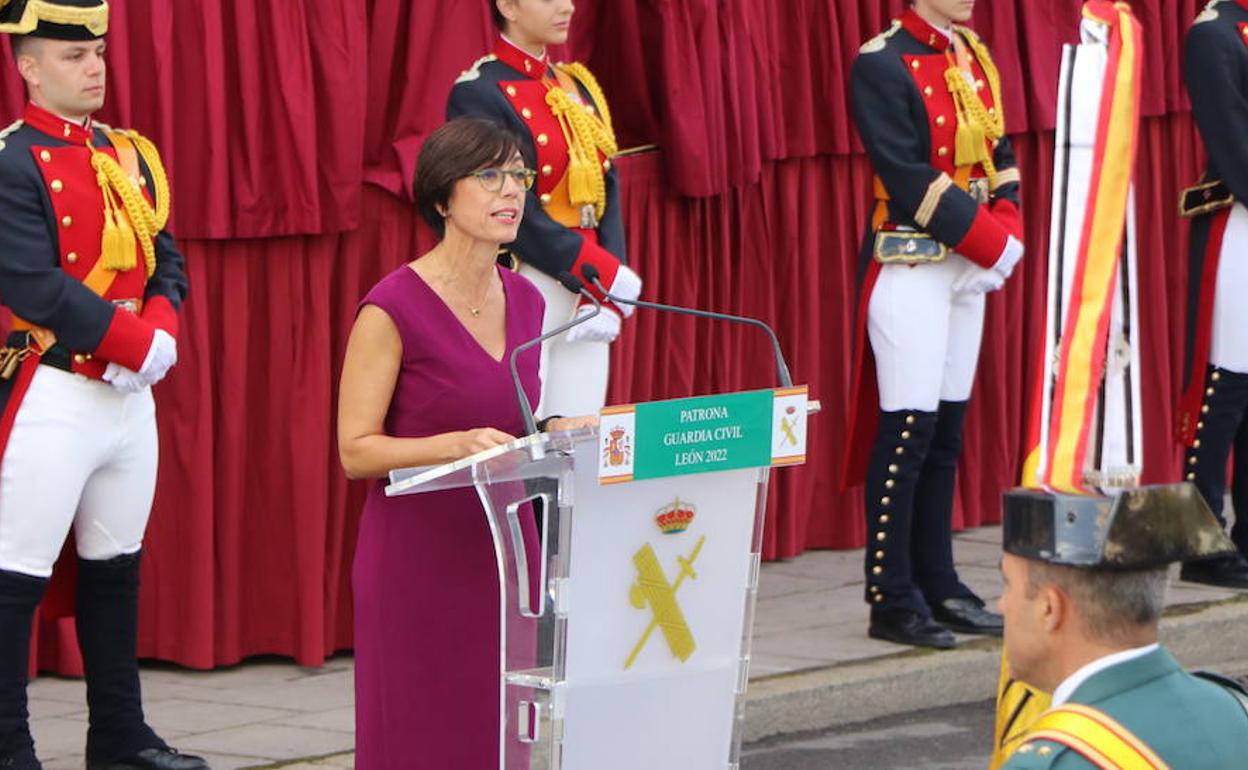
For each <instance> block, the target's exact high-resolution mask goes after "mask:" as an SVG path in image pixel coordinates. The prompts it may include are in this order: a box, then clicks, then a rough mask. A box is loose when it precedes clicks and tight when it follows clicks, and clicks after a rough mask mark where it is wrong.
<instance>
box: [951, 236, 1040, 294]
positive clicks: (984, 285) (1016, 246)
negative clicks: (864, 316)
mask: <svg viewBox="0 0 1248 770" xmlns="http://www.w3.org/2000/svg"><path fill="white" fill-rule="evenodd" d="M1023 251H1024V249H1023V244H1022V242H1021V241H1019V240H1018V239H1017V238H1015V237H1014V236H1012V235H1011V236H1010V237H1009V239H1008V240H1007V241H1006V242H1005V248H1004V249H1002V250H1001V256H1000V257H999V258H998V259H997V261H996V263H995V264H994V265H993V266H992V267H990V268H987V269H985V268H982V267H980V266H979V265H976V264H974V263H972V264H970V265H967V267H966V269H965V270H963V271H962V275H960V276H958V278H957V280H956V281H954V282H953V290H954V291H955V292H957V293H958V294H987V293H988V292H990V291H996V290H997V289H1000V288H1001V287H1002V286H1004V285H1005V282H1006V280H1008V279H1009V277H1010V275H1011V274H1013V272H1014V267H1015V266H1016V265H1018V263H1019V260H1021V259H1022V258H1023Z"/></svg>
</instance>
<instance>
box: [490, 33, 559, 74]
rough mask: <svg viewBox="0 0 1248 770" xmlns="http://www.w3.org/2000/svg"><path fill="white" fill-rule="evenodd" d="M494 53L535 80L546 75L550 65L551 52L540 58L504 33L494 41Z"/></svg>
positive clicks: (514, 68)
mask: <svg viewBox="0 0 1248 770" xmlns="http://www.w3.org/2000/svg"><path fill="white" fill-rule="evenodd" d="M494 55H495V56H497V57H498V60H499V61H501V62H502V63H503V64H506V65H507V66H508V67H511V68H512V69H513V70H515V71H516V72H519V73H522V74H523V75H525V76H526V77H530V78H532V79H534V80H541V79H542V78H544V77H546V70H547V68H548V67H549V66H550V55H549V54H547V55H546V56H543V57H542V58H540V59H539V58H537V57H536V56H532V55H530V54H529V52H528V51H526V50H524V49H523V48H521V47H520V46H518V45H516V44H515V43H513V42H511V41H510V40H508V39H507V38H505V37H503V36H502V35H499V36H498V40H496V41H495V43H494Z"/></svg>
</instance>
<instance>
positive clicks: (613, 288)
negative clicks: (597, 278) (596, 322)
mask: <svg viewBox="0 0 1248 770" xmlns="http://www.w3.org/2000/svg"><path fill="white" fill-rule="evenodd" d="M607 289H608V290H609V291H610V293H612V294H614V295H615V296H617V297H622V298H624V299H637V298H638V297H640V296H641V276H639V275H637V273H635V272H633V270H632V269H631V268H630V267H629V266H628V265H620V268H619V270H617V271H616V273H615V280H614V281H612V282H611V285H610V286H608V287H607ZM616 308H617V309H618V310H619V311H620V313H622V314H623V315H624V317H625V318H628V317H629V316H631V315H632V314H633V311H634V310H636V309H637V308H635V307H633V306H632V305H625V304H623V303H620V304H619V305H617V306H616ZM592 323H593V322H592V321H591V322H590V325H592ZM616 333H617V334H618V333H619V332H618V331H617V332H616ZM612 339H614V337H613V338H612Z"/></svg>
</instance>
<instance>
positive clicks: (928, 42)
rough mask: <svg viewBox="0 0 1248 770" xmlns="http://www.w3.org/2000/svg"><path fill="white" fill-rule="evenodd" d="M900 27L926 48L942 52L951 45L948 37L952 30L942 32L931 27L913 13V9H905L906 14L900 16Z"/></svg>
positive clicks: (951, 41)
mask: <svg viewBox="0 0 1248 770" xmlns="http://www.w3.org/2000/svg"><path fill="white" fill-rule="evenodd" d="M901 26H903V27H905V29H906V31H907V32H909V33H910V34H911V35H913V36H914V39H915V40H918V41H919V42H920V43H922V44H923V45H925V46H927V47H928V48H935V49H936V50H937V51H942V52H943V51H944V50H945V49H947V48H949V46H951V45H953V40H952V39H951V38H950V37H949V34H950V33H951V32H952V31H953V30H950V31H949V32H944V31H941V30H939V29H937V28H936V27H933V26H932V25H931V24H928V23H927V20H926V19H924V18H923V17H922V16H920V15H919V14H917V13H915V11H914V9H913V8H907V9H906V12H905V13H903V14H902V15H901Z"/></svg>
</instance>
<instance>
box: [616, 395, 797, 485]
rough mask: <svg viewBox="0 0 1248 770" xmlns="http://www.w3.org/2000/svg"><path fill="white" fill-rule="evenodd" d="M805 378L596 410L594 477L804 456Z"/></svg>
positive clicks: (706, 469) (627, 477)
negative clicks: (787, 384)
mask: <svg viewBox="0 0 1248 770" xmlns="http://www.w3.org/2000/svg"><path fill="white" fill-rule="evenodd" d="M806 406H807V388H806V386H804V385H803V386H800V387H793V388H782V389H778V390H756V391H747V392H744V393H728V394H726V395H722V396H702V397H699V398H682V399H675V400H672V401H654V402H651V403H647V404H630V405H626V406H611V407H607V408H606V409H603V410H602V412H600V414H599V433H598V435H599V440H600V441H601V444H602V446H601V447H600V450H601V451H600V453H599V456H598V481H599V483H602V484H619V483H623V482H627V481H635V480H641V479H657V478H663V477H666V476H682V475H685V474H689V473H711V472H714V471H727V470H735V469H737V468H761V467H766V466H770V465H796V464H799V463H803V462H805V461H806Z"/></svg>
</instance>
